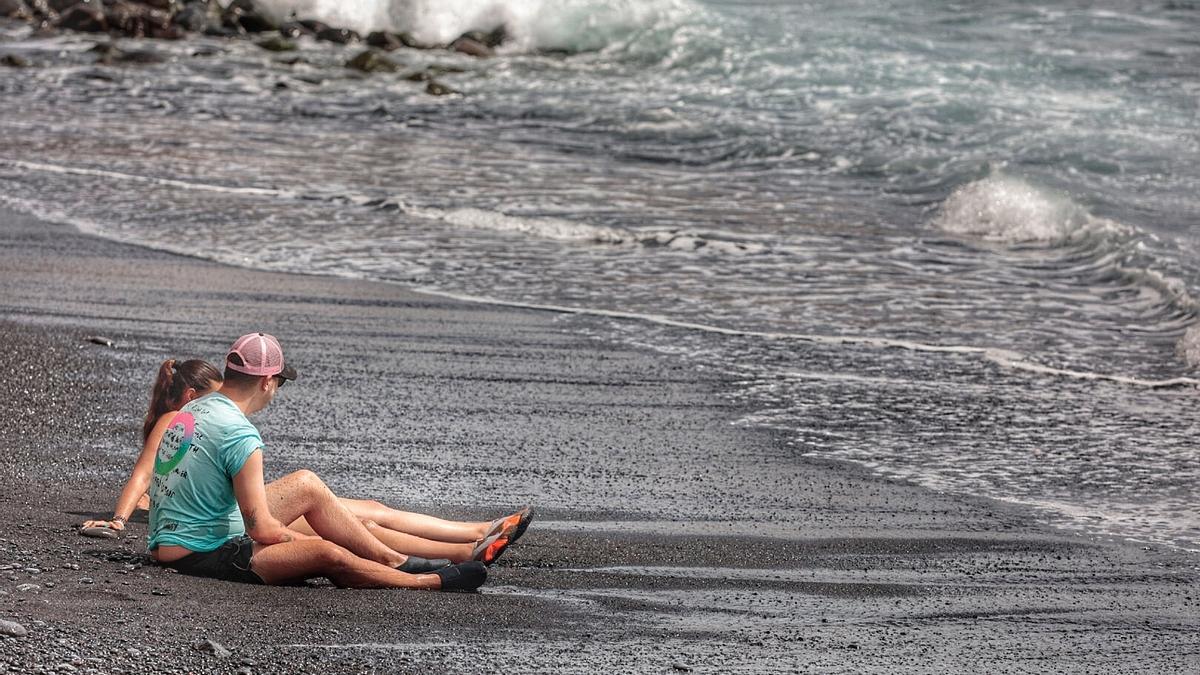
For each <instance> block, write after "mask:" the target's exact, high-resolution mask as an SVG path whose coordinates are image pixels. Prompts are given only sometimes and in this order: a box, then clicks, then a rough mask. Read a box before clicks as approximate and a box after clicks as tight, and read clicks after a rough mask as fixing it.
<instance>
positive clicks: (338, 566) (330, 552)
mask: <svg viewBox="0 0 1200 675" xmlns="http://www.w3.org/2000/svg"><path fill="white" fill-rule="evenodd" d="M317 556H318V557H319V558H320V561H321V564H322V565H324V566H325V567H326V568H327V569H329V570H330V571H338V570H342V569H345V568H346V567H348V566H349V565H350V561H351V559H352V558H353V557H354V554H353V553H351V552H350V551H348V550H346V549H344V548H342V547H341V546H338V545H337V544H335V543H333V542H331V541H326V542H322V543H321V548H320V549H319V550H318V551H317Z"/></svg>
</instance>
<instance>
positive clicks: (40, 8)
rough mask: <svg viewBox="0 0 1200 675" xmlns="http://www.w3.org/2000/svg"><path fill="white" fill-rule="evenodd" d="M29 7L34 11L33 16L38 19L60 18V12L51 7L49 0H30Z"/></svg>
mask: <svg viewBox="0 0 1200 675" xmlns="http://www.w3.org/2000/svg"><path fill="white" fill-rule="evenodd" d="M29 9H31V10H32V11H33V16H34V17H35V18H38V19H45V20H47V21H55V20H57V19H58V12H56V11H54V9H53V8H52V7H50V2H49V0H29Z"/></svg>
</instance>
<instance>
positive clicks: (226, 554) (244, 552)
mask: <svg viewBox="0 0 1200 675" xmlns="http://www.w3.org/2000/svg"><path fill="white" fill-rule="evenodd" d="M252 555H254V541H253V540H252V539H250V537H247V536H245V535H242V536H240V537H234V538H233V539H230V540H229V541H227V542H225V543H224V544H221V547H220V548H218V549H217V550H215V551H209V552H208V553H189V554H188V555H185V556H183V557H182V558H180V559H179V560H172V561H171V562H168V563H163V566H164V567H170V568H171V569H173V570H175V571H177V572H179V573H180V574H188V575H191V576H194V577H208V578H210V579H221V580H222V581H237V582H240V583H243V584H260V585H261V584H262V583H263V580H262V578H261V577H259V576H258V575H257V574H255V573H254V572H252V571H251V570H250V556H252Z"/></svg>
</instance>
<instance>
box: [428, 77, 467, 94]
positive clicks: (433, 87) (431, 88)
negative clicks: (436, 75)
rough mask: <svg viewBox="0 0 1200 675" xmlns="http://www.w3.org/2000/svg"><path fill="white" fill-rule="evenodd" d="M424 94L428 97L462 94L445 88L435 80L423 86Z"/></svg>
mask: <svg viewBox="0 0 1200 675" xmlns="http://www.w3.org/2000/svg"><path fill="white" fill-rule="evenodd" d="M425 93H426V94H429V95H430V96H448V95H450V94H461V93H462V92H461V91H458V90H457V89H451V88H450V87H447V86H446V85H444V84H442V83H441V82H438V81H436V80H430V81H429V83H428V84H426V85H425Z"/></svg>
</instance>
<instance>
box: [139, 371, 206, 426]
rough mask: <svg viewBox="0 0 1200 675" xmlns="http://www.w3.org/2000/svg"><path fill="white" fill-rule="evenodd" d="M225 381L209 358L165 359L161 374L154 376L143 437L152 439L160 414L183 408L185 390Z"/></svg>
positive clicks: (159, 372) (204, 387) (202, 387)
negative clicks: (178, 360)
mask: <svg viewBox="0 0 1200 675" xmlns="http://www.w3.org/2000/svg"><path fill="white" fill-rule="evenodd" d="M222 381H223V380H222V378H221V373H220V371H218V370H217V367H216V366H214V365H213V364H211V363H209V362H208V361H201V360H200V359H191V360H188V361H184V362H182V363H176V362H175V359H167V360H166V361H163V364H162V365H161V366H159V367H158V377H156V378H155V379H154V389H153V390H151V392H150V409H149V410H147V411H146V421H145V422H144V423H143V424H142V440H143V441H144V440H146V439H147V438H150V432H151V431H153V430H154V425H155V424H156V423H157V422H158V418H159V417H162V416H163V414H165V413H167V412H169V411H171V410H178V409H179V408H180V407H182V404H183V401H182V400H181V399H182V398H183V393H184V392H185V391H187V390H188V389H207V388H208V386H209V385H210V384H211V383H213V382H222Z"/></svg>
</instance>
